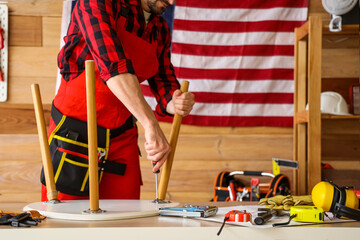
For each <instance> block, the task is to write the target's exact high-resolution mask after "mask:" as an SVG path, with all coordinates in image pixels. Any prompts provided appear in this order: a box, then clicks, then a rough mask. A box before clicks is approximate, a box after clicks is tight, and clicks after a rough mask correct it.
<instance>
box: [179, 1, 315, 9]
mask: <svg viewBox="0 0 360 240" xmlns="http://www.w3.org/2000/svg"><path fill="white" fill-rule="evenodd" d="M176 6H179V7H187V6H189V7H196V8H258V9H265V8H275V7H284V6H286V7H289V8H302V7H307V6H308V0H295V1H294V0H293V1H289V0H271V1H264V0H250V1H240V0H221V1H218V0H200V1H199V0H177V1H176Z"/></svg>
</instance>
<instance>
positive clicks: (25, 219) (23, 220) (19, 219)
mask: <svg viewBox="0 0 360 240" xmlns="http://www.w3.org/2000/svg"><path fill="white" fill-rule="evenodd" d="M0 225H10V226H12V227H30V226H37V225H38V221H37V220H34V219H32V218H31V217H30V213H27V212H24V213H20V214H18V215H16V216H13V215H11V214H4V215H3V216H2V217H1V218H0Z"/></svg>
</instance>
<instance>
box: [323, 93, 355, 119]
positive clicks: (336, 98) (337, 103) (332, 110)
mask: <svg viewBox="0 0 360 240" xmlns="http://www.w3.org/2000/svg"><path fill="white" fill-rule="evenodd" d="M320 110H321V113H325V114H333V115H351V114H349V109H348V105H347V103H346V101H345V99H344V98H343V97H342V96H341V95H340V94H339V93H336V92H322V93H321V105H320Z"/></svg>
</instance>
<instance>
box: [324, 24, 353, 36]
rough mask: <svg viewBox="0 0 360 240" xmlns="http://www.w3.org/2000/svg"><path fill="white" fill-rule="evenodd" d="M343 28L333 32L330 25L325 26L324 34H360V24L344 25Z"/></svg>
mask: <svg viewBox="0 0 360 240" xmlns="http://www.w3.org/2000/svg"><path fill="white" fill-rule="evenodd" d="M341 28H342V30H341V31H340V32H331V31H330V30H329V25H324V26H323V29H322V30H323V34H324V35H354V34H359V25H358V24H352V25H342V26H341Z"/></svg>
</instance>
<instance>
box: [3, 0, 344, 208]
mask: <svg viewBox="0 0 360 240" xmlns="http://www.w3.org/2000/svg"><path fill="white" fill-rule="evenodd" d="M8 6H9V15H10V16H9V24H10V26H9V28H10V30H9V78H10V79H9V92H8V96H9V97H8V101H7V102H5V103H0V202H19V201H21V202H23V201H25V202H35V201H39V200H40V183H39V172H40V168H41V160H40V159H41V156H40V152H39V143H38V136H37V130H36V123H35V116H34V112H33V106H32V99H31V94H30V85H31V84H32V83H39V84H40V88H41V94H42V100H43V103H44V108H45V115H46V120H47V121H48V120H49V110H50V103H51V101H52V99H53V97H54V92H55V82H56V75H57V67H56V56H57V53H58V51H59V38H60V27H61V26H60V25H61V10H62V1H59V0H33V1H27V0H17V1H9V3H8ZM310 14H320V15H322V16H324V18H326V17H327V14H326V13H325V12H324V11H323V10H322V8H321V1H320V0H310ZM340 57H341V56H340ZM161 127H162V128H163V129H164V131H165V134H166V135H167V136H168V135H169V132H170V127H171V126H170V124H166V123H162V124H161ZM139 131H140V137H139V145H140V148H141V150H142V152H144V149H143V143H144V137H143V130H142V129H141V127H140V128H139ZM292 145H293V144H292V128H275V127H243V128H242V127H239V128H234V127H221V128H215V127H196V126H188V125H183V126H181V132H180V137H179V141H178V146H177V152H176V154H175V161H174V164H173V171H172V174H171V179H170V184H169V188H168V196H169V198H171V199H172V200H174V201H208V200H210V199H211V198H212V191H213V181H214V179H215V177H216V175H217V173H219V172H220V171H222V170H258V171H269V170H271V158H272V157H279V158H286V159H291V158H292ZM141 168H142V176H143V182H144V185H143V187H142V195H141V198H142V199H154V198H155V183H154V176H153V174H152V173H151V164H150V163H149V162H148V160H146V159H144V158H141ZM284 173H285V174H287V175H289V176H290V177H291V178H292V172H291V171H289V170H287V171H286V170H285V171H284ZM267 180H268V179H262V180H261V181H267Z"/></svg>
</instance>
